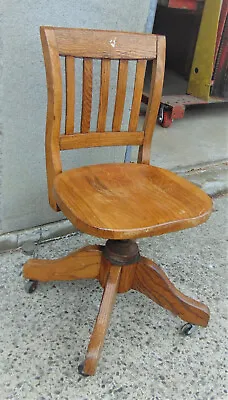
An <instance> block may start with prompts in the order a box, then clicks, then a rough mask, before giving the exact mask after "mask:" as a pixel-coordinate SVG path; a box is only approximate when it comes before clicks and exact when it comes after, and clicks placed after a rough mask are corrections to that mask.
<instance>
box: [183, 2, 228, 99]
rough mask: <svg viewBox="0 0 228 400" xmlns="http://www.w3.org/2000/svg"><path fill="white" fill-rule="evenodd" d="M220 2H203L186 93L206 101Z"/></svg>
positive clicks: (211, 71)
mask: <svg viewBox="0 0 228 400" xmlns="http://www.w3.org/2000/svg"><path fill="white" fill-rule="evenodd" d="M220 9H221V0H205V5H204V10H203V15H202V20H201V24H200V30H199V34H198V38H197V43H196V48H195V54H194V58H193V63H192V68H191V73H190V78H189V82H188V89H187V93H188V94H191V95H192V96H195V97H199V98H201V99H203V100H206V101H208V100H209V97H210V87H211V78H212V73H213V68H214V54H215V45H216V37H217V31H218V23H219V16H220Z"/></svg>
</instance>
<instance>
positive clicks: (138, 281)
mask: <svg viewBox="0 0 228 400" xmlns="http://www.w3.org/2000/svg"><path fill="white" fill-rule="evenodd" d="M132 289H135V290H138V291H139V292H141V293H143V294H145V295H146V296H148V297H149V298H150V299H152V300H154V301H155V302H156V303H157V304H159V305H160V306H162V307H163V308H166V309H167V310H170V311H171V312H172V313H173V314H175V315H178V316H179V317H180V318H181V319H183V320H184V321H187V322H190V323H191V324H194V325H201V326H207V324H208V321H209V317H210V312H209V309H208V307H207V306H205V305H204V304H202V303H200V302H198V301H196V300H193V299H191V298H190V297H187V296H185V295H184V294H183V293H181V292H180V291H179V290H177V289H176V288H175V286H174V285H173V284H172V283H171V282H170V280H169V279H168V277H167V276H166V274H165V273H164V272H163V271H162V269H161V268H160V267H159V266H158V265H156V264H155V263H154V262H153V261H151V260H149V259H148V258H145V257H141V258H140V261H139V263H138V265H137V269H136V273H135V277H134V282H133V286H132Z"/></svg>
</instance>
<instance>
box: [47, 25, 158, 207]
mask: <svg viewBox="0 0 228 400" xmlns="http://www.w3.org/2000/svg"><path fill="white" fill-rule="evenodd" d="M40 32H41V41H42V46H43V53H44V60H45V67H46V76H47V88H48V108H47V123H46V166H47V178H48V192H49V202H50V205H51V206H52V208H53V209H55V210H58V206H57V204H56V201H55V199H54V197H53V193H52V192H53V181H54V179H55V177H56V175H58V174H59V173H61V172H62V163H61V157H60V151H61V150H70V149H78V148H86V147H100V146H121V145H137V146H139V154H138V162H139V163H146V164H149V162H150V147H151V140H152V135H153V131H154V126H155V123H156V119H157V113H158V108H159V104H160V98H161V92H162V86H163V77H164V64H165V38H164V37H163V36H157V35H152V34H143V33H129V32H120V31H100V30H90V29H73V28H56V27H49V26H42V27H41V28H40ZM61 57H64V58H65V82H64V85H63V74H62V67H61V65H62V64H61ZM75 58H80V59H82V60H83V73H82V105H81V126H80V132H78V133H77V132H75V129H74V120H75V115H74V114H75ZM93 59H98V60H101V72H100V97H99V107H98V110H97V127H96V131H95V132H91V131H90V122H91V110H92V83H93ZM112 60H118V78H117V85H116V92H115V106H114V111H113V121H112V129H109V131H108V132H107V131H106V117H107V110H108V101H109V92H110V91H109V87H110V70H111V61H112ZM131 60H133V61H135V62H136V69H135V81H134V90H133V93H132V105H131V111H130V116H129V124H128V129H127V130H125V131H121V125H122V118H123V112H124V105H125V96H126V88H127V77H128V63H129V61H131ZM148 60H152V77H151V88H150V95H149V101H148V107H147V113H146V117H145V123H144V126H143V130H142V131H137V125H138V118H139V111H140V103H141V96H142V91H143V85H144V77H145V71H146V65H147V61H148ZM63 87H65V96H66V97H65V103H64V102H63ZM63 104H64V106H65V132H64V133H61V117H62V109H63Z"/></svg>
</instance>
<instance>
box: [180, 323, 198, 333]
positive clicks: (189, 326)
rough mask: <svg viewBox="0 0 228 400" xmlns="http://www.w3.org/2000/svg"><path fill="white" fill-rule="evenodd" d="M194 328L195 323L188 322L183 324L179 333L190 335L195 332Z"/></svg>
mask: <svg viewBox="0 0 228 400" xmlns="http://www.w3.org/2000/svg"><path fill="white" fill-rule="evenodd" d="M195 330H196V325H193V324H190V323H189V322H188V323H187V324H184V325H183V326H182V328H181V333H182V334H183V335H185V336H190V335H192V334H193V332H195Z"/></svg>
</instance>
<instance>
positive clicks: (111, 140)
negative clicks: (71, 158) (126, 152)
mask: <svg viewBox="0 0 228 400" xmlns="http://www.w3.org/2000/svg"><path fill="white" fill-rule="evenodd" d="M143 139H144V133H143V132H123V131H122V132H100V133H98V132H89V133H86V135H80V134H74V135H67V136H66V135H61V136H60V149H61V150H70V149H81V148H87V147H101V146H125V145H127V144H131V145H140V144H142V143H143Z"/></svg>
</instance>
